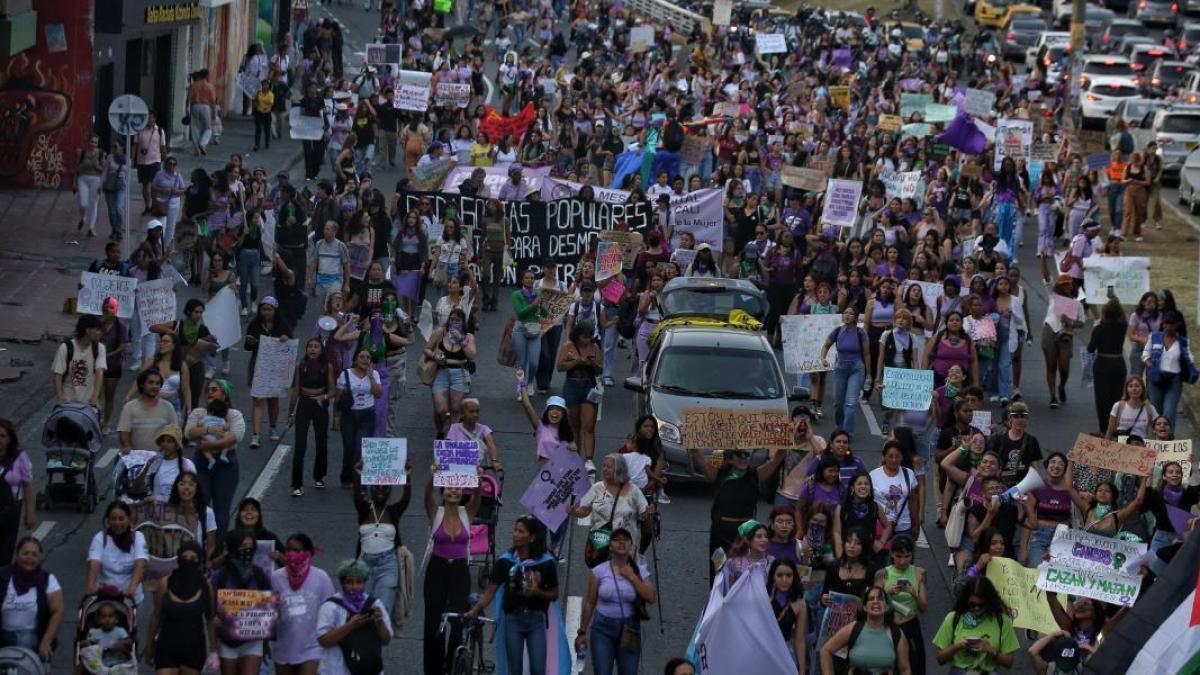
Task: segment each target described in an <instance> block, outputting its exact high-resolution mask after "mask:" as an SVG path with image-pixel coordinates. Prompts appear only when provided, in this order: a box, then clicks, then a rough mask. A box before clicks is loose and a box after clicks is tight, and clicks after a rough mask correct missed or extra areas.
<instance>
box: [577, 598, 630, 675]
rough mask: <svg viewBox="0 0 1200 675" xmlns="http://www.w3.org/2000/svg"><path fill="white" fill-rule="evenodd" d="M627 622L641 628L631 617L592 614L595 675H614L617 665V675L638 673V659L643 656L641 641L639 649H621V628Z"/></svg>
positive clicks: (592, 646)
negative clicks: (614, 667)
mask: <svg viewBox="0 0 1200 675" xmlns="http://www.w3.org/2000/svg"><path fill="white" fill-rule="evenodd" d="M626 623H629V624H632V625H633V627H634V628H635V629H639V630H640V628H639V627H638V624H637V622H636V621H632V620H629V619H610V618H609V617H607V616H604V615H603V614H600V613H596V614H594V615H593V616H592V631H591V637H590V640H591V644H590V645H589V646H590V647H591V648H592V672H593V673H595V675H612V673H613V666H614V665H615V666H616V671H617V675H637V672H638V661H640V660H641V658H642V649H641V646H642V645H641V641H639V642H638V649H637V651H633V652H628V651H625V650H624V649H621V647H620V644H621V629H622V627H624V626H625V624H626Z"/></svg>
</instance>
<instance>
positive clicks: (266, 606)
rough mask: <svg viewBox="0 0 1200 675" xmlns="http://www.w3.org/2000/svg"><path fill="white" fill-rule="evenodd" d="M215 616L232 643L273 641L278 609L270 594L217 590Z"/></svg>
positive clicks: (228, 589)
mask: <svg viewBox="0 0 1200 675" xmlns="http://www.w3.org/2000/svg"><path fill="white" fill-rule="evenodd" d="M217 616H218V617H220V618H221V621H222V622H223V623H224V625H225V628H226V630H227V631H228V633H229V636H230V637H232V638H233V639H235V640H247V641H249V640H273V639H275V623H276V622H277V621H278V620H279V610H278V608H277V607H276V606H275V594H274V593H272V592H271V591H243V590H237V589H233V588H221V589H218V590H217Z"/></svg>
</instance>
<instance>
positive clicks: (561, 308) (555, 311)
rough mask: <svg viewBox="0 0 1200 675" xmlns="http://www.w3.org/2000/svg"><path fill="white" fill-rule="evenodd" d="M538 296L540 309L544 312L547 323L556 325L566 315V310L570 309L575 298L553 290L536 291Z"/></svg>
mask: <svg viewBox="0 0 1200 675" xmlns="http://www.w3.org/2000/svg"><path fill="white" fill-rule="evenodd" d="M538 296H539V297H540V298H541V305H542V308H543V309H545V311H546V318H545V319H544V321H545V322H547V323H558V322H559V321H562V318H563V317H564V316H566V315H567V310H568V309H570V308H571V303H572V302H575V296H574V295H571V294H570V293H567V292H566V291H560V290H557V289H554V288H543V289H541V290H539V291H538Z"/></svg>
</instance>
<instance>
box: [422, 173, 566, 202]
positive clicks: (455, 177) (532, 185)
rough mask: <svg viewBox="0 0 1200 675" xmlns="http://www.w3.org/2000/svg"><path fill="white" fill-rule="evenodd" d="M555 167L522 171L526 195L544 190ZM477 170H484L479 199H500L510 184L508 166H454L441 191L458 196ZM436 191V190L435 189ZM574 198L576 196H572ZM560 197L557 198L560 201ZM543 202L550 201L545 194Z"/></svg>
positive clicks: (447, 175)
mask: <svg viewBox="0 0 1200 675" xmlns="http://www.w3.org/2000/svg"><path fill="white" fill-rule="evenodd" d="M552 168H553V167H549V166H527V167H525V168H524V170H522V171H521V185H522V190H523V193H524V194H525V195H529V194H530V193H533V192H538V191H540V190H541V189H542V184H543V183H544V182H545V181H546V179H547V178H549V176H550V170H551V169H552ZM476 169H483V187H482V188H480V189H479V193H478V195H476V196H477V197H482V198H484V199H486V198H488V197H493V198H498V197H499V196H500V190H501V189H503V188H504V184H505V183H507V182H509V178H508V167H507V166H484V167H478V166H469V165H462V166H458V165H456V166H454V167H453V168H451V169H450V173H448V174H446V180H445V181H443V182H442V187H441V191H442V192H444V193H448V194H458V186H459V185H461V184H462V182H463V181H464V180H466V179H468V178H470V177H471V174H472V173H474V172H475V170H476ZM435 189H436V188H435ZM572 196H574V195H572ZM559 198H560V197H555V199H559ZM542 201H550V200H548V199H546V197H545V193H543V195H542Z"/></svg>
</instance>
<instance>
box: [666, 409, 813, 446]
mask: <svg viewBox="0 0 1200 675" xmlns="http://www.w3.org/2000/svg"><path fill="white" fill-rule="evenodd" d="M681 431H682V433H683V445H684V447H685V448H688V449H689V450H690V449H692V448H696V449H699V450H754V449H757V448H786V447H789V446H791V445H792V441H793V431H792V421H791V419H789V418H788V414H787V411H786V410H782V409H780V410H770V409H766V408H762V409H757V410H756V409H745V408H739V409H730V408H684V409H683V424H682V429H681Z"/></svg>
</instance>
